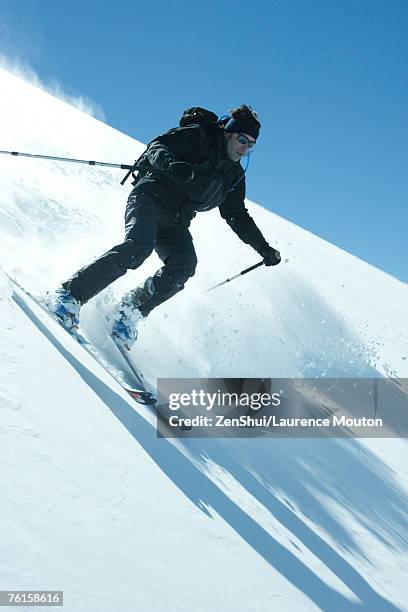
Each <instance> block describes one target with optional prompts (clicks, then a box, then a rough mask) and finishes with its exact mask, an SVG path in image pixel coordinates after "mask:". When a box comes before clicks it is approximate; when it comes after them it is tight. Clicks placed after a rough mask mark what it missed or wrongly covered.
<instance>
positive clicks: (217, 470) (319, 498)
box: [0, 70, 408, 612]
mask: <svg viewBox="0 0 408 612" xmlns="http://www.w3.org/2000/svg"><path fill="white" fill-rule="evenodd" d="M0 84H1V90H2V92H3V95H2V96H1V98H0V122H1V130H0V134H1V137H0V139H1V143H0V149H1V150H19V151H28V152H33V153H45V154H51V155H53V154H54V155H58V156H69V157H71V156H72V157H79V158H82V159H98V160H101V161H112V162H123V163H128V162H130V161H132V160H133V159H134V158H135V157H136V156H137V155H138V154H139V153H140V152H141V150H142V149H143V145H142V144H141V143H138V142H136V141H134V140H132V139H130V138H129V137H127V136H125V135H124V134H121V133H119V132H117V131H115V130H113V129H112V128H110V127H108V126H107V125H105V124H103V123H101V122H99V121H98V120H96V119H94V118H91V117H89V116H88V115H86V114H85V113H83V112H81V111H79V110H77V109H75V108H73V107H71V106H69V105H67V104H66V103H64V102H62V101H60V100H57V99H55V98H53V97H52V96H49V95H48V94H46V93H45V92H44V91H41V90H38V89H36V88H35V87H33V86H31V85H29V84H28V83H25V82H23V81H21V80H19V79H18V78H16V77H15V76H14V75H12V74H10V73H7V72H5V71H2V70H0ZM252 163H256V162H255V159H254V160H253V162H252ZM0 170H1V177H2V179H1V187H0V232H1V240H0V253H1V262H2V266H3V268H4V269H5V270H6V271H8V272H10V273H12V274H14V275H15V276H17V277H18V278H19V279H20V280H21V281H22V282H23V283H24V284H26V285H27V286H28V287H29V288H31V289H32V290H33V291H37V292H40V291H44V290H46V289H49V288H52V287H54V286H56V285H57V284H58V282H59V281H61V280H62V279H64V278H65V277H66V276H67V275H69V274H70V273H72V272H73V271H75V270H76V269H77V268H78V267H79V266H80V265H83V264H85V263H87V262H88V261H89V260H90V259H91V258H93V257H94V256H96V255H99V254H100V253H101V252H103V251H104V250H106V249H107V248H109V247H110V246H112V244H115V243H117V242H118V241H119V240H120V239H121V232H122V217H123V212H124V206H125V201H126V196H127V193H128V190H129V186H127V187H121V186H120V185H119V181H120V178H121V173H120V171H114V170H107V169H97V168H90V167H88V166H77V165H68V164H62V163H54V162H46V161H34V160H25V159H21V158H12V157H5V156H4V157H3V156H0ZM249 182H250V177H249ZM248 205H249V207H250V210H251V213H252V214H253V216H254V217H255V219H256V221H257V222H258V224H259V225H260V227H261V228H262V230H263V232H264V234H265V236H266V237H267V238H268V239H269V240H270V241H271V242H272V243H273V244H274V245H275V246H277V247H278V248H279V249H280V250H281V252H282V255H283V258H284V262H285V263H284V264H283V265H281V266H279V267H278V268H276V269H272V270H271V269H268V270H267V269H263V268H262V269H260V270H257V271H256V272H254V273H252V274H250V275H247V276H246V277H244V278H242V279H239V280H237V281H235V282H234V283H231V284H229V285H227V286H226V287H223V288H221V289H219V290H217V291H214V292H211V293H208V294H205V293H204V291H205V288H207V287H208V286H210V285H212V284H213V283H215V282H217V281H219V280H222V279H223V278H224V277H226V276H230V275H231V274H232V273H234V272H236V271H239V270H240V269H242V268H244V267H247V266H248V265H251V264H252V263H254V262H256V261H257V260H258V256H257V255H256V254H254V253H253V252H252V250H251V249H250V248H249V247H247V246H245V245H243V244H241V243H240V242H239V241H238V240H237V239H236V237H235V236H234V234H233V233H232V232H231V231H230V230H229V229H228V228H227V227H226V225H225V223H224V222H223V221H222V220H221V218H220V217H219V215H218V213H217V212H216V211H213V212H211V213H205V214H201V215H199V216H198V217H197V218H196V220H195V221H194V222H193V226H192V232H193V234H194V239H195V244H196V248H197V253H198V256H199V266H198V270H197V273H196V276H195V277H194V278H193V279H192V280H191V281H190V282H189V284H188V285H187V287H186V289H185V290H184V291H183V292H182V293H181V294H179V295H177V296H176V297H175V298H173V299H172V300H171V301H169V302H168V303H167V304H165V305H164V306H163V307H162V308H161V309H157V311H156V312H154V313H152V315H151V317H149V319H148V320H147V322H146V324H145V326H144V328H143V329H142V331H141V335H140V342H138V346H137V347H136V349H135V357H136V358H137V359H138V360H139V362H143V366H144V369H145V373H146V374H147V375H148V376H149V378H150V379H151V380H152V381H154V379H155V376H156V375H161V376H236V377H239V376H296V375H301V376H305V375H307V376H349V375H350V376H352V375H354V376H371V375H384V374H392V375H394V376H399V377H406V376H407V372H408V361H407V357H408V337H407V332H406V330H407V318H408V316H407V312H406V308H404V306H405V303H406V300H407V297H408V289H407V285H406V284H403V283H401V282H400V281H397V280H396V279H394V278H392V277H391V276H389V275H387V274H385V273H383V272H381V271H379V270H377V269H375V268H373V267H372V266H369V265H368V264H366V263H364V262H362V261H360V260H358V259H356V258H355V257H352V256H351V255H349V254H347V253H345V252H344V251H341V250H340V249H337V248H336V247H334V246H333V245H330V244H329V243H327V242H325V241H324V240H322V239H320V238H317V237H316V236H313V235H312V234H310V233H308V232H306V231H304V230H302V229H301V228H298V227H296V226H294V225H293V224H291V223H289V222H288V221H286V220H284V219H281V218H279V217H277V216H276V215H274V214H273V213H271V212H269V211H267V210H265V209H264V208H262V207H261V206H259V205H257V204H254V203H248ZM221 237H222V240H221ZM225 237H227V241H225ZM221 245H222V246H221ZM158 265H159V262H158V260H157V258H155V257H152V258H151V259H149V261H148V262H146V263H145V264H144V265H143V267H142V268H140V269H139V270H137V271H136V272H133V273H129V274H128V275H126V277H124V278H123V279H121V280H120V281H118V282H117V283H115V285H114V286H113V287H111V288H109V289H108V290H106V291H105V292H103V293H102V294H101V295H100V296H98V297H97V298H96V299H95V300H93V301H92V302H90V303H89V304H88V305H87V306H86V307H84V309H83V316H82V322H83V328H84V330H85V331H86V333H87V334H88V336H89V337H91V338H92V340H93V341H94V342H95V344H96V345H97V346H98V347H99V349H100V350H101V351H105V352H106V351H108V344H107V341H106V333H105V331H106V330H105V326H106V323H105V318H104V313H105V312H107V311H109V309H110V308H111V307H112V304H113V303H114V302H115V300H116V299H117V298H118V297H119V296H120V294H121V292H122V291H123V290H124V289H125V288H130V287H132V286H134V285H135V284H137V283H138V282H140V281H141V280H143V279H144V277H145V276H146V274H148V273H150V272H152V271H153V270H155V269H156V268H157V267H158ZM0 309H1V314H2V321H3V326H1V327H0V339H1V349H0V350H1V357H2V359H1V365H0V372H1V381H0V396H1V398H2V402H1V409H0V411H1V412H0V438H1V445H0V454H1V465H2V470H1V491H2V496H1V500H0V505H1V506H0V507H1V516H2V518H3V521H2V524H3V526H6V529H3V530H2V532H1V536H0V538H1V539H0V551H1V553H0V559H1V565H0V584H1V585H2V586H0V589H1V588H4V589H11V588H19V589H33V588H35V589H40V588H44V589H64V591H65V602H66V603H65V608H66V609H68V610H75V611H77V610H79V611H82V610H84V611H85V610H98V611H101V610H102V611H105V610H106V611H107V612H108V611H112V610H118V611H119V610H120V611H129V612H130V611H133V610H158V611H161V610H166V609H169V610H173V609H177V610H208V609H220V610H233V609H234V610H269V609H278V610H293V609H296V610H315V609H324V610H329V609H330V610H342V609H344V610H350V609H354V608H363V607H364V608H366V609H370V610H382V609H384V610H385V609H387V610H388V609H390V610H391V609H407V608H406V604H405V602H406V599H407V596H408V591H407V588H406V586H405V580H404V575H403V568H404V565H405V566H406V554H407V545H408V535H407V516H408V513H407V510H408V466H407V462H406V443H405V441H400V440H371V441H353V440H299V439H297V440H283V439H280V440H270V439H269V440H268V439H256V440H183V441H178V442H174V441H172V442H169V441H167V440H157V439H156V434H155V429H154V426H153V424H152V419H151V417H150V416H149V414H148V413H147V412H146V411H144V409H140V410H139V411H135V410H134V405H133V404H132V403H131V402H130V400H128V398H127V397H126V396H124V394H123V392H122V391H121V389H120V387H118V386H117V385H115V384H112V382H111V379H110V378H109V377H108V375H107V374H106V373H105V372H104V371H103V370H102V369H101V368H100V367H99V366H98V365H97V364H95V363H94V362H93V361H92V360H91V359H90V358H89V357H88V356H87V355H85V354H83V351H82V350H81V349H80V347H78V346H76V345H75V344H74V343H73V342H72V341H71V339H70V338H69V337H68V338H67V335H66V334H65V332H64V331H63V330H60V329H59V328H58V327H57V326H55V325H54V326H50V325H49V322H48V321H44V316H45V315H44V314H43V313H41V312H38V313H37V316H36V317H35V319H30V318H28V317H27V316H26V314H25V313H24V312H22V311H21V309H20V308H19V307H18V305H17V304H16V303H15V302H14V301H13V300H12V299H11V287H10V284H9V282H8V281H7V280H6V278H5V277H4V276H3V275H1V276H0ZM48 328H49V330H48ZM50 374H51V376H50ZM401 459H402V460H401Z"/></svg>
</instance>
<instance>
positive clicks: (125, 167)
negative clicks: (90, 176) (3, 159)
mask: <svg viewBox="0 0 408 612" xmlns="http://www.w3.org/2000/svg"><path fill="white" fill-rule="evenodd" d="M0 154H1V155H14V156H17V155H19V156H20V157H34V158H36V159H48V160H53V161H62V162H72V163H74V164H88V165H89V166H107V167H108V168H121V169H122V170H132V169H133V167H134V164H132V165H129V164H111V163H108V162H99V161H88V160H86V159H72V158H71V157H54V156H52V155H34V154H33V153H19V152H18V151H0Z"/></svg>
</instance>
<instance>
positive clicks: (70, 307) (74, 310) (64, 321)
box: [45, 287, 81, 331]
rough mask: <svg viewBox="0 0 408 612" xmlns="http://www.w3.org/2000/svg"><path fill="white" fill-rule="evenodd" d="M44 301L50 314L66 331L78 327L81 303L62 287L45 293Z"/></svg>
mask: <svg viewBox="0 0 408 612" xmlns="http://www.w3.org/2000/svg"><path fill="white" fill-rule="evenodd" d="M45 303H46V306H47V308H48V310H49V311H50V312H51V314H52V315H53V316H54V317H56V318H57V319H58V322H59V323H60V324H61V325H62V326H63V327H65V329H67V330H68V331H74V330H76V329H78V326H79V309H80V307H81V305H80V303H79V302H78V300H76V299H75V298H74V296H73V295H71V294H70V293H69V292H68V291H65V289H63V288H62V287H61V289H57V290H56V291H55V292H54V293H50V294H48V295H47V297H46V298H45Z"/></svg>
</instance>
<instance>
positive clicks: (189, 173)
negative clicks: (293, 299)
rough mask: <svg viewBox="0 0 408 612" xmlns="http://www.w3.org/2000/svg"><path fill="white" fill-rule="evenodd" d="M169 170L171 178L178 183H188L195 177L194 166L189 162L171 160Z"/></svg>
mask: <svg viewBox="0 0 408 612" xmlns="http://www.w3.org/2000/svg"><path fill="white" fill-rule="evenodd" d="M169 172H170V176H171V178H172V179H173V180H174V181H176V182H178V183H188V181H191V180H192V179H193V178H194V168H193V166H192V165H191V164H189V163H188V162H178V161H176V162H171V163H170V164H169Z"/></svg>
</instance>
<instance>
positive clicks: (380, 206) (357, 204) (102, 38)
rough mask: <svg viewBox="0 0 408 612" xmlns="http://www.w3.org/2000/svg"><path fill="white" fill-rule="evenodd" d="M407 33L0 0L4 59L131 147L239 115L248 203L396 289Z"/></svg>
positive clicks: (394, 6)
mask: <svg viewBox="0 0 408 612" xmlns="http://www.w3.org/2000/svg"><path fill="white" fill-rule="evenodd" d="M407 33H408V2H406V0H268V1H267V0H265V1H263V0H253V1H252V2H243V1H242V0H236V1H234V2H232V1H229V0H227V1H224V2H222V1H218V2H217V1H214V0H206V1H205V2H192V1H191V0H190V1H184V0H181V1H180V0H168V1H164V0H156V2H146V1H143V2H141V1H139V0H117V1H116V2H115V3H114V2H112V1H111V0H99V1H98V0H81V1H77V0H70V2H69V3H65V2H64V3H63V2H61V1H60V2H56V1H55V0H52V1H51V0H0V38H1V40H2V53H4V55H5V56H6V58H8V59H11V60H13V61H16V60H18V61H19V62H21V63H22V64H23V65H27V64H28V65H29V66H31V67H32V68H33V69H34V71H35V72H36V73H37V74H38V76H39V78H40V79H41V80H42V81H43V82H45V83H46V84H47V83H53V82H55V81H58V83H59V84H60V85H61V87H62V88H63V90H64V91H65V92H67V93H68V94H71V95H74V96H75V95H83V96H85V97H87V98H89V99H90V100H92V101H94V102H95V104H96V106H100V107H101V108H102V109H103V113H104V118H105V120H106V122H107V123H109V124H110V125H112V126H113V127H115V128H117V129H119V130H121V131H123V132H126V133H127V134H129V135H131V136H134V137H135V138H137V139H139V140H142V141H145V142H147V141H148V140H150V139H151V138H152V137H154V136H155V135H157V134H159V133H161V132H163V131H166V130H167V129H169V128H170V127H173V126H174V125H176V124H177V121H178V118H179V116H180V114H181V112H182V111H183V109H184V108H186V107H188V106H193V105H200V106H206V107H208V108H211V109H212V110H214V111H215V112H217V114H224V113H225V112H226V111H227V110H228V109H230V108H232V107H233V106H236V105H238V104H241V103H242V102H246V103H249V104H251V105H252V106H253V107H254V108H255V109H256V110H257V112H258V113H259V115H260V119H261V121H262V131H261V136H260V139H259V143H258V145H257V149H256V152H255V153H254V154H253V156H252V158H251V162H250V166H249V170H248V180H247V185H248V190H247V194H248V197H250V198H251V199H252V200H255V201H258V202H260V203H262V204H263V205H264V206H266V207H267V208H269V209H270V210H273V211H274V212H276V213H277V214H279V215H281V216H283V217H285V218H287V219H289V220H291V221H292V222H294V223H296V224H297V225H300V226H302V227H304V228H306V229H308V230H310V231H311V232H313V233H315V234H317V235H319V236H321V237H323V238H325V239H326V240H329V241H330V242H333V243H334V244H336V245H337V246H339V247H341V248H343V249H345V250H347V251H349V252H351V253H353V254H355V255H357V256H358V257H361V258H362V259H364V260H366V261H368V262H370V263H372V264H373V265H375V266H377V267H380V268H382V269H383V270H386V271H387V272H390V273H391V274H393V275H394V276H397V277H398V278H400V279H402V280H404V281H408V273H407V268H406V259H407V258H406V235H407V229H408V210H407V203H408V198H407V196H408V188H407V169H406V166H407V143H408V121H407V119H408V117H407V109H408V95H407V94H408V87H407V74H408V72H407V66H408V35H407ZM106 161H121V162H127V161H131V160H106ZM196 222H199V221H196ZM266 238H267V239H268V240H270V241H271V242H272V243H273V240H274V238H278V236H276V237H275V236H266ZM311 273H313V271H311Z"/></svg>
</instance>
